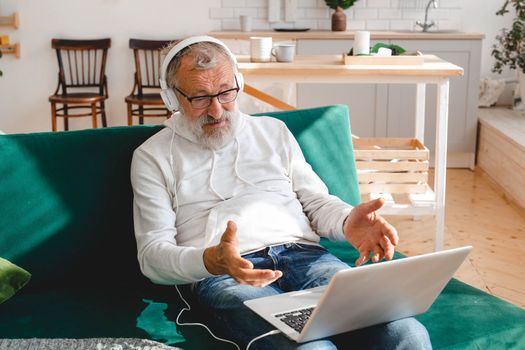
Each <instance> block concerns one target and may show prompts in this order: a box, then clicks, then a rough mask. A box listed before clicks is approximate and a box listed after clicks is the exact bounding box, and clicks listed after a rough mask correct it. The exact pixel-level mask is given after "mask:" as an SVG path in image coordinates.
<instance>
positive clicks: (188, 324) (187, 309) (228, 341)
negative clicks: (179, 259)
mask: <svg viewBox="0 0 525 350" xmlns="http://www.w3.org/2000/svg"><path fill="white" fill-rule="evenodd" d="M175 289H176V290H177V293H178V294H179V297H180V298H181V300H182V301H183V302H184V304H186V307H185V308H183V309H182V310H180V312H179V314H178V315H177V318H176V319H175V323H176V324H177V325H178V326H201V327H204V328H205V329H206V330H207V331H208V332H209V333H210V335H211V336H212V337H213V338H215V339H217V340H219V341H222V342H225V343H230V344H233V345H235V347H236V348H237V350H241V348H240V347H239V345H237V343H234V342H233V341H231V340H228V339H223V338H220V337H218V336H216V335H215V334H213V332H212V331H211V330H210V329H209V328H208V326H206V325H205V324H202V323H181V322H179V318H180V316H181V315H182V313H183V312H184V311H190V310H191V306H190V304H189V303H188V302H187V301H186V299H184V297H183V296H182V293H181V292H180V290H179V287H178V286H177V285H175ZM279 333H281V331H279V330H277V329H274V330H272V331H269V332H267V333H264V334H261V335H259V336H257V337H255V338H253V339H252V340H250V342H249V343H248V345H247V346H246V350H249V349H250V346H251V345H252V344H253V343H254V342H256V341H257V340H259V339H261V338H264V337H267V336H270V335H274V334H279Z"/></svg>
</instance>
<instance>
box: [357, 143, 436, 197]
mask: <svg viewBox="0 0 525 350" xmlns="http://www.w3.org/2000/svg"><path fill="white" fill-rule="evenodd" d="M353 144H354V152H355V160H356V165H357V177H358V180H359V190H360V191H361V193H424V192H425V191H426V190H427V187H428V186H427V182H428V159H429V151H428V148H426V147H425V145H423V144H422V143H421V142H420V141H418V140H417V139H410V138H358V137H356V138H354V139H353Z"/></svg>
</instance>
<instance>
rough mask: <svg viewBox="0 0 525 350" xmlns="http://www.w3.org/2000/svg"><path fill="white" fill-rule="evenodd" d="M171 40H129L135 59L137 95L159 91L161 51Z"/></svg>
mask: <svg viewBox="0 0 525 350" xmlns="http://www.w3.org/2000/svg"><path fill="white" fill-rule="evenodd" d="M171 42H173V40H143V39H129V48H130V49H132V50H133V57H134V59H135V84H136V88H137V90H136V93H137V95H139V96H140V95H142V93H143V89H159V88H160V83H159V78H160V66H161V65H162V60H163V58H164V57H162V49H164V48H165V47H167V46H168V45H169V44H170V43H171Z"/></svg>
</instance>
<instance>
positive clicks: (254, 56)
mask: <svg viewBox="0 0 525 350" xmlns="http://www.w3.org/2000/svg"><path fill="white" fill-rule="evenodd" d="M271 60H272V37H271V36H252V37H250V61H252V62H270V61H271Z"/></svg>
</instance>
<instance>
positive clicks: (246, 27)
mask: <svg viewBox="0 0 525 350" xmlns="http://www.w3.org/2000/svg"><path fill="white" fill-rule="evenodd" d="M240 19H241V31H243V32H251V31H252V17H250V16H246V15H242V16H241V17H240Z"/></svg>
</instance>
